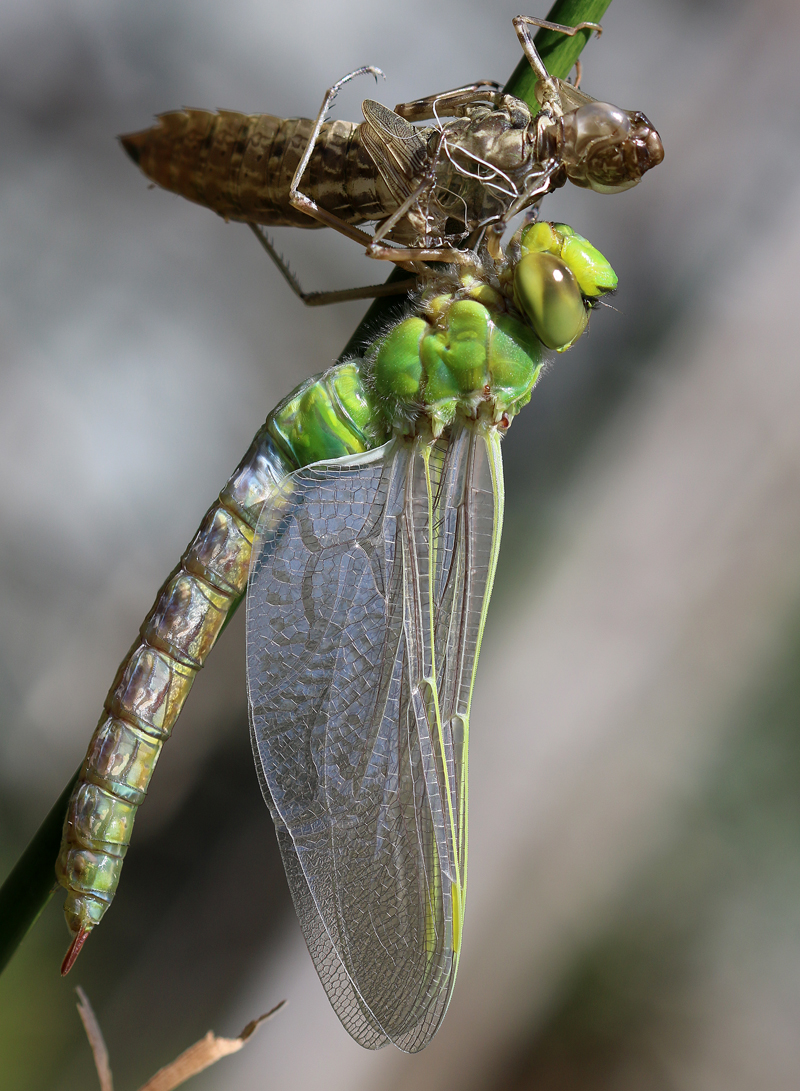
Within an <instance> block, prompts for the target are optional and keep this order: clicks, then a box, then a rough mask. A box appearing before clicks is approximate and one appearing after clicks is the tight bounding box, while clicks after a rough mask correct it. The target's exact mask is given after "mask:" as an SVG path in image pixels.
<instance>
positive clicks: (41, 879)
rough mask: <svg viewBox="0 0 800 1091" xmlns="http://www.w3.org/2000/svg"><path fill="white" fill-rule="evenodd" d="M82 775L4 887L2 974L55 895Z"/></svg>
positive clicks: (0, 891) (0, 901) (0, 902)
mask: <svg viewBox="0 0 800 1091" xmlns="http://www.w3.org/2000/svg"><path fill="white" fill-rule="evenodd" d="M79 772H80V769H77V770H76V771H75V775H74V777H73V778H72V780H70V782H69V784H68V785H67V786H66V788H65V789H64V791H63V792H62V793H61V795H60V796H59V797H58V799H57V800H56V801H55V803H54V804H53V806H52V807H51V809H50V813H49V814H48V815H47V817H46V818H45V820H44V822H43V823H42V824H41V826H40V827H39V829H38V830H37V831H36V833H35V834H34V836H33V840H32V841H31V843H30V844H29V845H28V847H27V848H26V849H25V851H24V852H23V854H22V856H20V858H19V860H18V861H17V863H16V865H15V866H14V869H13V870H12V872H11V874H10V875H9V876H8V878H7V879H6V881H5V882H4V883H3V885H2V887H0V973H2V972H3V970H4V969H5V968H6V965H7V964H8V962H9V960H10V959H11V956H12V955H13V954H14V952H15V951H16V949H17V947H18V946H19V945H20V943H21V942H22V940H23V939H24V938H25V934H26V933H27V932H28V930H29V929H30V928H32V927H33V925H34V924H35V923H36V921H37V919H38V917H39V914H40V913H41V912H42V910H43V909H44V907H45V906H46V905H47V903H48V902H49V900H50V895H51V894H52V893H53V889H54V887H55V882H56V878H55V873H54V870H53V869H54V866H55V861H56V857H57V856H58V848H59V845H60V844H61V830H62V827H63V825H64V816H65V815H66V813H67V803H68V802H69V797H70V795H71V794H72V789H73V786H74V784H75V781H76V780H77V779H78V774H79Z"/></svg>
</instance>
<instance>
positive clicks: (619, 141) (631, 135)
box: [560, 102, 664, 193]
mask: <svg viewBox="0 0 800 1091" xmlns="http://www.w3.org/2000/svg"><path fill="white" fill-rule="evenodd" d="M560 125H561V135H562V148H561V154H562V161H563V163H564V167H565V169H566V172H567V177H568V178H569V180H570V181H571V182H574V184H575V185H577V186H582V187H584V188H586V189H593V190H594V191H595V193H621V192H622V191H623V190H626V189H630V188H631V186H635V185H636V183H637V182H639V181H640V180H641V178H642V175H643V174H644V173H645V172H646V171H648V170H650V168H651V167H655V166H658V164H659V163H660V162H661V160H662V159H663V158H664V146H663V144H662V143H661V137H660V136H659V135H658V133H657V132H656V130H655V129H654V128H653V126H652V124H651V123H650V122H649V121H648V119H647V118H646V117H645V115H644V114H643V113H641V112H639V111H638V110H637V111H631V110H620V108H619V107H618V106H612V105H611V104H610V103H608V102H589V103H586V105H584V106H580V107H579V108H578V109H577V110H571V111H570V112H569V113H567V114H564V115H563V117H562V118H561V119H560Z"/></svg>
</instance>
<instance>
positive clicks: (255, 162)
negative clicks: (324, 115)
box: [120, 110, 393, 227]
mask: <svg viewBox="0 0 800 1091" xmlns="http://www.w3.org/2000/svg"><path fill="white" fill-rule="evenodd" d="M313 128H314V123H313V122H312V121H310V120H309V119H308V118H302V117H301V118H279V117H274V116H273V115H272V114H240V113H237V112H235V111H231V110H220V111H218V112H216V113H215V112H213V111H209V110H174V111H171V112H170V113H166V114H161V115H160V116H159V118H158V122H157V124H155V125H153V126H152V127H151V128H149V129H143V130H141V131H140V132H136V133H128V134H126V135H125V136H122V137H120V140H121V142H122V146H123V147H124V148H125V151H126V152H127V153H128V155H129V156H130V157H131V159H133V161H134V162H135V163H137V164H138V165H139V167H141V169H142V171H143V172H144V173H145V174H146V175H147V177H148V178H150V179H151V180H152V181H153V182H156V183H157V184H158V185H159V186H162V187H163V188H164V189H168V190H170V191H171V192H172V193H177V194H179V195H180V196H181V197H186V198H187V199H188V200H190V201H194V202H195V203H196V204H201V205H205V206H206V207H208V208H211V209H213V210H214V212H217V213H218V214H219V215H220V216H222V217H223V218H224V219H226V220H245V221H248V222H250V223H258V224H265V225H267V226H280V225H288V226H292V227H320V226H322V225H321V224H320V223H318V222H317V221H316V220H314V219H312V218H311V217H310V216H307V215H305V213H302V212H298V211H297V209H295V208H292V206H291V204H290V203H289V187H290V185H291V182H292V179H293V177H294V173H295V171H296V170H297V165H298V163H299V162H300V159H301V158H302V155H303V152H304V151H305V149H306V146H307V144H308V141H309V139H310V138H311V134H312V131H313ZM360 128H361V127H360V125H356V124H354V123H353V122H349V121H330V122H326V123H325V124H324V125H323V126H322V131H321V133H320V135H319V137H318V139H317V142H316V144H315V146H314V150H313V152H312V155H311V160H310V162H309V164H308V167H307V169H306V172H305V174H304V176H303V177H304V183H303V184H304V187H305V188H306V189H307V191H308V192H310V193H312V194H313V195H314V200H315V201H316V202H317V204H318V205H320V206H321V207H322V208H324V209H326V210H327V211H328V212H332V213H334V214H335V215H336V216H338V217H340V218H341V219H343V220H345V221H347V222H348V223H353V224H358V223H365V222H367V221H370V220H375V219H379V218H380V217H382V216H385V215H386V214H387V204H388V206H389V211H391V208H392V207H393V204H392V201H391V198H390V196H389V193H388V190H387V188H386V185H385V183H384V182H383V179H382V178H381V176H380V175H379V174H378V173H377V172H376V170H375V167H374V164H373V162H372V159H371V158H370V156H369V153H368V152H367V151H366V149H365V148H364V145H363V142H362V140H361V135H360Z"/></svg>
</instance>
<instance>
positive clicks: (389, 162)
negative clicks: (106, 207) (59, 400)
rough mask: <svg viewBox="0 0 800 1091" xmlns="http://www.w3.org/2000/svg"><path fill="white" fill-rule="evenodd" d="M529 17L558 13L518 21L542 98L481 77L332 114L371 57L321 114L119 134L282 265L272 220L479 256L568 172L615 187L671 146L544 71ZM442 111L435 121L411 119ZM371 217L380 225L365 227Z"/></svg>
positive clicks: (175, 187) (175, 115) (407, 251)
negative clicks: (349, 115) (240, 224)
mask: <svg viewBox="0 0 800 1091" xmlns="http://www.w3.org/2000/svg"><path fill="white" fill-rule="evenodd" d="M531 23H533V24H534V25H538V26H542V25H545V26H550V25H551V24H546V23H543V21H542V20H531V19H528V18H526V17H522V16H520V17H518V18H517V19H515V20H514V25H515V28H516V30H517V33H518V35H519V38H520V41H521V42H522V46H523V50H524V51H525V55H526V57H527V58H528V60H529V62H530V64H531V66H532V68H533V70H534V72H535V73H536V76H537V84H536V97H537V101H538V103H539V106H540V109H538V110H537V109H535V108H533V109H532V108H531V107H530V106H529V105H528V104H527V103H525V102H523V101H522V100H521V99H518V98H515V97H514V96H513V95H509V94H506V93H504V92H503V91H502V90H501V89H500V88H499V87H498V85H497V84H494V83H491V82H490V81H483V82H479V83H475V84H472V85H470V86H468V87H461V88H457V89H456V90H453V91H448V92H445V93H444V94H439V95H433V96H429V97H427V98H423V99H418V100H417V101H414V102H410V103H404V104H401V105H398V106H396V107H395V109H394V110H393V111H392V110H390V109H388V108H387V107H386V106H383V105H381V104H380V103H379V102H375V101H373V100H371V99H367V100H366V101H365V102H364V103H363V113H364V121H363V122H361V123H359V124H356V123H353V122H346V121H327V120H326V116H327V114H328V111H329V110H330V107H331V105H332V103H333V101H334V99H335V97H336V94H337V92H338V90H339V89H340V88H341V86H342V85H343V84H344V83H346V82H348V81H349V80H350V79H352V78H353V77H354V76H356V75H360V74H364V73H372V74H374V75H376V76H377V75H378V74H380V72H379V70H378V69H375V68H371V67H366V68H361V69H358V70H357V71H356V72H353V73H350V74H349V75H347V76H345V77H344V79H342V80H340V81H339V82H338V83H337V84H335V85H334V86H333V87H332V88H331V89H330V90H329V91H327V92H326V95H325V98H324V100H323V103H322V108H321V110H320V113H319V115H318V117H317V119H316V121H315V122H312V121H310V120H309V119H307V118H289V119H281V118H277V117H273V116H272V115H271V114H256V115H246V114H240V113H234V112H231V111H220V112H218V113H213V112H210V111H206V110H181V111H173V112H170V113H166V114H162V115H161V116H160V117H159V119H158V124H157V125H155V126H153V127H152V128H150V129H145V130H143V131H141V132H138V133H131V134H128V135H126V136H123V137H122V138H121V139H122V143H123V146H124V147H125V150H126V151H127V152H128V154H129V155H130V156H131V158H132V159H133V160H134V161H135V162H136V163H138V165H139V166H140V167H141V169H142V170H143V171H144V173H145V174H146V175H147V177H148V178H151V179H152V180H153V181H154V182H156V183H158V184H159V185H160V186H163V187H164V188H165V189H168V190H171V191H172V192H175V193H179V194H180V195H182V196H184V197H186V198H188V199H189V200H191V201H194V202H197V203H199V204H202V205H205V206H207V207H209V208H211V209H213V210H214V211H215V212H217V213H218V214H219V215H220V216H222V217H224V218H225V219H226V220H240V221H244V222H246V223H248V224H249V225H250V227H251V228H252V229H253V230H254V231H255V233H256V234H257V236H258V238H259V240H260V241H261V242H262V245H264V246H265V248H266V249H267V250H268V252H269V253H270V255H271V256H272V257H273V258H274V259H275V260H276V261H277V262H278V264H279V265H281V266H282V263H281V261H280V258H279V257H278V255H277V254H276V252H275V251H274V249H273V248H272V245H271V243H270V242H269V240H268V239H266V237H265V236H264V234H263V232H261V231H260V230H259V228H260V226H262V225H263V226H279V225H291V226H295V227H307V228H308V227H321V226H328V227H333V228H334V229H335V230H337V231H340V232H341V233H343V234H344V235H346V236H348V237H349V238H351V239H353V240H355V241H356V242H359V243H361V244H363V245H364V246H365V247H366V252H367V254H368V255H369V256H370V257H374V258H380V259H384V260H390V261H393V262H395V263H398V264H406V267H408V268H410V269H411V270H412V271H416V270H415V268H414V264H413V263H414V262H419V261H425V260H428V261H446V262H458V263H464V262H467V263H469V261H470V260H471V258H470V250H469V249H467V250H463V249H460V247H463V246H465V245H466V246H468V247H470V248H474V246H475V245H476V243H477V242H478V241H479V239H480V237H481V235H482V234H483V233H484V232H486V231H487V229H488V234H487V236H486V241H487V243H488V245H489V248H490V250H492V249H493V248H494V245H493V241H492V240H493V239H499V237H500V236H501V235H502V233H503V231H504V230H505V227H506V225H507V224H508V222H509V221H510V220H511V219H512V218H513V217H514V216H515V215H517V214H518V213H519V212H522V211H523V210H525V209H529V208H532V207H535V206H536V205H537V204H538V202H539V201H540V200H541V198H542V197H543V196H544V195H545V194H546V193H549V192H550V191H552V190H553V189H556V188H557V187H559V186H562V185H564V183H565V182H566V181H567V180H568V179H569V181H571V182H573V183H574V184H575V185H578V186H581V187H586V188H591V189H593V190H595V191H596V192H599V193H616V192H620V191H622V190H625V189H629V188H630V187H631V186H633V185H635V184H636V183H637V182H638V181H639V180H640V179H641V177H642V175H643V174H644V173H645V171H647V170H649V169H650V168H651V167H653V166H655V165H656V164H658V163H660V162H661V160H662V158H663V154H664V153H663V147H662V144H661V140H660V137H659V135H658V133H657V132H656V130H655V129H654V128H653V126H652V125H651V123H650V122H649V121H648V119H647V118H646V117H645V115H644V114H643V113H641V112H639V111H626V110H621V109H619V108H618V107H616V106H612V105H611V104H609V103H603V102H598V101H596V100H595V99H593V98H591V97H590V96H589V95H586V94H585V93H584V92H582V91H580V90H578V88H577V87H575V86H573V85H572V84H569V83H566V82H564V81H563V80H558V79H554V78H553V77H551V76H550V75H549V74H548V73H547V71H546V69H545V68H544V66H543V64H542V62H541V59H540V58H539V55H538V53H537V51H536V48H535V46H534V44H533V40H532V38H531V36H530V32H529V24H531ZM587 25H590V24H581V26H587ZM558 29H560V30H563V31H565V32H574V31H575V30H577V29H579V28H561V27H559V28H558ZM442 118H449V119H450V120H447V121H443V120H442ZM431 120H432V121H434V122H435V124H433V125H428V126H424V125H418V124H413V123H418V122H424V121H431ZM369 223H373V224H375V230H374V232H373V234H369V233H368V232H366V231H364V230H362V228H361V226H360V225H363V224H369ZM408 263H411V264H408ZM282 268H283V271H284V273H285V274H286V275H287V279H289V282H290V284H291V286H292V287H293V289H294V290H295V291H296V292H297V293H298V294H299V295H300V296H301V298H304V300H305V301H306V302H309V303H318V302H334V301H335V300H337V299H340V298H342V297H343V295H347V294H348V293H339V292H337V293H311V294H309V295H306V294H305V293H303V292H302V290H301V289H300V288H299V285H298V284H297V282H296V281H294V280H293V278H292V277H291V274H289V272H288V270H287V269H286V268H285V267H283V266H282ZM349 294H350V295H351V297H352V295H353V293H349ZM365 294H368V293H365ZM370 294H375V293H374V292H372V293H370Z"/></svg>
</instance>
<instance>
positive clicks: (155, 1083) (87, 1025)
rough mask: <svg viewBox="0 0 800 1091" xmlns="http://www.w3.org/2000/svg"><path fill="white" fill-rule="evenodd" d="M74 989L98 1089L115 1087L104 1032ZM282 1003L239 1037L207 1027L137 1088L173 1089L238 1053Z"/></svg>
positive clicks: (150, 1090)
mask: <svg viewBox="0 0 800 1091" xmlns="http://www.w3.org/2000/svg"><path fill="white" fill-rule="evenodd" d="M75 991H76V992H77V994H78V999H79V1001H80V1003H79V1004H78V1014H79V1015H80V1017H81V1022H82V1023H83V1027H84V1030H85V1031H86V1037H87V1038H88V1039H89V1045H90V1046H91V1047H92V1054H93V1055H94V1063H95V1068H96V1069H97V1076H98V1078H99V1080H100V1091H114V1084H113V1081H112V1078H111V1066H110V1065H109V1062H108V1049H107V1048H106V1043H105V1041H104V1039H103V1032H102V1031H101V1030H100V1024H99V1023H98V1022H97V1017H96V1016H95V1014H94V1012H93V1011H92V1006H91V1004H90V1003H89V1000H88V998H87V997H86V994H85V993H84V991H83V989H80V988H78V989H76V990H75ZM285 1003H286V1001H285V1000H281V1002H280V1004H276V1006H275V1007H274V1008H272V1010H271V1011H268V1012H267V1013H266V1014H265V1015H261V1016H259V1018H258V1019H253V1020H252V1022H250V1023H248V1024H247V1026H246V1027H245V1028H244V1030H243V1031H242V1033H241V1034H240V1035H239V1037H238V1038H218V1037H217V1036H216V1035H215V1034H213V1033H212V1032H211V1031H209V1032H208V1034H207V1035H206V1036H205V1038H201V1039H200V1041H199V1042H195V1044H194V1045H193V1046H189V1048H188V1049H187V1050H184V1052H183V1053H181V1055H180V1056H179V1057H176V1058H175V1060H174V1061H172V1063H171V1064H168V1065H165V1067H164V1068H160V1069H159V1070H158V1072H156V1074H155V1076H152V1077H151V1078H150V1079H149V1080H148V1081H147V1083H146V1084H143V1085H142V1087H140V1088H139V1091H172V1089H173V1088H174V1087H179V1086H180V1085H181V1084H182V1083H184V1082H185V1081H186V1080H188V1079H190V1078H191V1077H192V1076H196V1075H197V1073H198V1072H202V1071H203V1069H204V1068H208V1067H209V1065H212V1064H216V1063H217V1061H220V1060H222V1058H223V1057H227V1056H228V1055H229V1054H230V1053H238V1051H239V1050H240V1049H241V1048H242V1046H243V1045H244V1044H245V1042H246V1041H247V1040H248V1038H250V1036H251V1035H252V1034H253V1033H254V1032H255V1031H256V1030H257V1029H258V1027H260V1026H261V1024H262V1023H263V1022H264V1021H265V1020H267V1019H269V1018H270V1017H271V1016H273V1015H274V1014H275V1013H276V1012H277V1011H280V1009H281V1008H282V1007H283V1005H284V1004H285Z"/></svg>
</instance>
